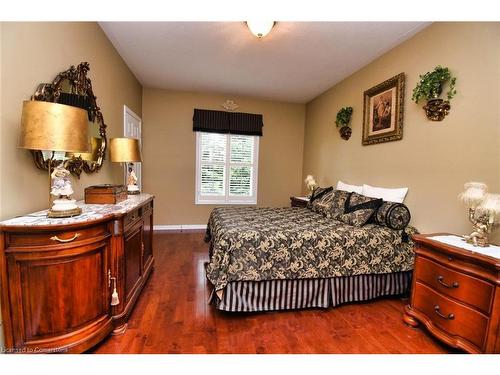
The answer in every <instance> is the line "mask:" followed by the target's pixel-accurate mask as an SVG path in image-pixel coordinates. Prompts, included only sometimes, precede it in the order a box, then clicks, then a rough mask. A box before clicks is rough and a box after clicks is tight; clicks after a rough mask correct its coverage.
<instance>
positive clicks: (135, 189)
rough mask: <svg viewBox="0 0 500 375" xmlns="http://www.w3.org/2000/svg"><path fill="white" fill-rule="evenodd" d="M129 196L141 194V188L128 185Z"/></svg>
mask: <svg viewBox="0 0 500 375" xmlns="http://www.w3.org/2000/svg"><path fill="white" fill-rule="evenodd" d="M127 194H128V195H137V194H141V191H140V190H139V186H137V185H127Z"/></svg>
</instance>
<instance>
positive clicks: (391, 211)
mask: <svg viewBox="0 0 500 375" xmlns="http://www.w3.org/2000/svg"><path fill="white" fill-rule="evenodd" d="M410 219H411V214H410V210H409V209H408V207H406V206H405V205H404V204H403V203H396V202H384V203H382V205H381V206H380V207H379V208H378V210H377V212H376V213H375V215H373V222H374V223H375V224H378V225H383V226H386V227H389V228H391V229H396V230H401V229H404V228H406V227H407V226H408V224H409V223H410Z"/></svg>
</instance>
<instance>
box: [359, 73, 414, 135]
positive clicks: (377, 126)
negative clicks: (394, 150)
mask: <svg viewBox="0 0 500 375" xmlns="http://www.w3.org/2000/svg"><path fill="white" fill-rule="evenodd" d="M404 89H405V75H404V73H400V74H398V75H397V76H394V77H392V78H389V79H388V80H387V81H384V82H382V83H380V84H378V85H376V86H374V87H372V88H371V89H369V90H366V91H365V93H364V103H363V145H372V144H375V143H383V142H390V141H397V140H399V139H401V138H403V109H404Z"/></svg>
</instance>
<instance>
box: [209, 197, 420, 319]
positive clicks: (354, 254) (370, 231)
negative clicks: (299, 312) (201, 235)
mask: <svg viewBox="0 0 500 375" xmlns="http://www.w3.org/2000/svg"><path fill="white" fill-rule="evenodd" d="M415 232H416V230H415V229H414V228H412V227H409V226H408V227H406V228H405V229H402V230H394V229H391V228H388V227H385V226H381V225H377V224H366V225H364V226H361V227H356V226H352V225H348V224H344V223H342V222H340V221H337V220H333V219H332V218H329V217H326V216H325V215H323V214H321V213H318V212H314V211H312V210H310V209H308V208H300V207H283V208H255V207H225V208H216V209H214V210H213V211H212V213H211V215H210V218H209V222H208V226H207V233H206V241H207V242H210V250H209V256H210V260H209V262H208V264H207V265H206V275H207V278H208V280H209V281H210V283H211V285H212V286H213V291H212V294H211V298H210V302H211V303H213V304H215V306H216V307H217V309H219V310H223V311H231V312H253V311H272V310H289V309H302V308H328V307H332V306H337V305H339V304H342V303H347V302H356V301H366V300H370V299H373V298H377V297H382V296H389V295H400V294H405V293H407V292H408V290H409V287H410V284H411V272H412V269H413V261H414V252H413V243H412V241H411V234H413V233H415Z"/></svg>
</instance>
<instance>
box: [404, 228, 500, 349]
mask: <svg viewBox="0 0 500 375" xmlns="http://www.w3.org/2000/svg"><path fill="white" fill-rule="evenodd" d="M433 236H436V235H415V236H414V240H415V243H416V248H415V253H416V258H415V269H414V272H413V282H412V283H413V284H412V292H411V300H410V304H409V305H407V306H406V307H405V314H404V316H403V320H404V321H405V323H407V324H408V325H410V326H413V327H416V326H418V324H419V322H421V323H422V324H424V325H425V327H426V328H427V329H428V330H429V332H430V333H431V334H433V335H434V336H435V337H437V338H439V339H440V340H442V341H444V342H445V343H447V344H448V345H450V346H452V347H455V348H460V349H463V350H465V351H467V352H469V353H500V259H498V258H494V257H491V256H487V255H483V254H480V253H477V252H473V251H469V250H466V249H462V248H459V247H456V246H451V245H447V244H445V243H442V242H438V241H436V240H433V239H432V237H433Z"/></svg>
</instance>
